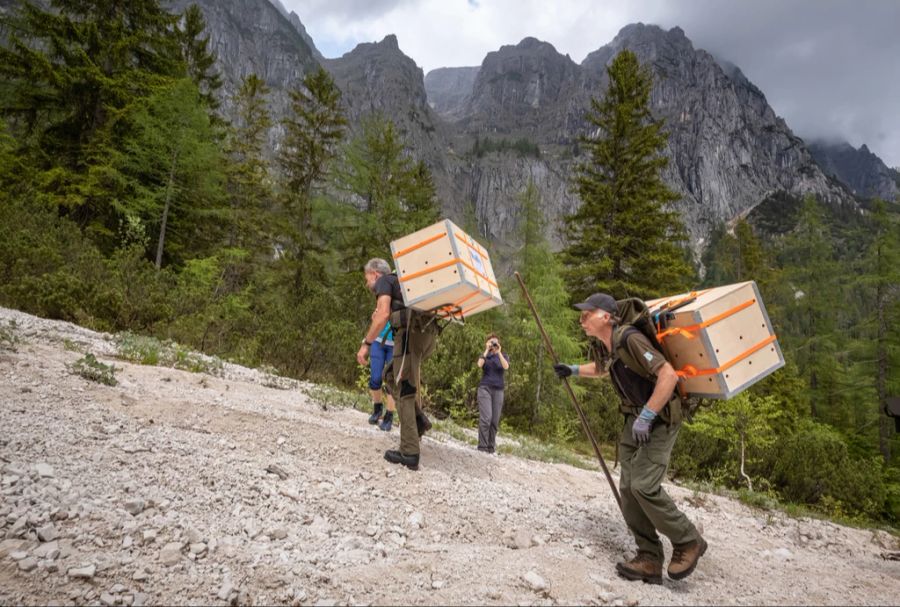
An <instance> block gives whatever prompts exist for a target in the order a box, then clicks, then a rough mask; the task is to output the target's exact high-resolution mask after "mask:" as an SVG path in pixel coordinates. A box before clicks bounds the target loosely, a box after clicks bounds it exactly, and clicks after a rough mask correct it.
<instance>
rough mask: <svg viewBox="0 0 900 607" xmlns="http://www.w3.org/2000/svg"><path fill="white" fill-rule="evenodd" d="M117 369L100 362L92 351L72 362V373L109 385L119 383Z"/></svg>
mask: <svg viewBox="0 0 900 607" xmlns="http://www.w3.org/2000/svg"><path fill="white" fill-rule="evenodd" d="M116 371H117V369H116V368H115V367H114V366H112V365H106V364H104V363H102V362H100V361H99V360H97V357H96V356H94V355H93V354H91V353H90V352H88V353H87V354H85V355H84V356H83V357H82V358H79V359H78V360H76V361H75V362H74V363H73V364H72V373H74V374H75V375H80V376H81V377H83V378H85V379H88V380H90V381H94V382H97V383H98V384H105V385H107V386H115V385H116V384H117V383H119V382H118V381H116Z"/></svg>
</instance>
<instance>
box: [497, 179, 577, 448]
mask: <svg viewBox="0 0 900 607" xmlns="http://www.w3.org/2000/svg"><path fill="white" fill-rule="evenodd" d="M519 202H520V208H521V210H522V221H521V223H520V229H519V235H518V236H519V238H518V240H519V242H521V243H522V246H521V247H520V248H519V250H518V251H517V253H516V258H517V259H519V261H520V264H521V265H520V266H519V267H520V268H521V270H520V273H521V275H522V279H523V280H524V282H525V286H526V287H527V288H528V292H529V294H530V295H531V298H532V300H533V302H534V305H535V307H536V308H537V310H538V313H539V314H540V315H541V322H542V324H543V325H544V328H545V329H546V331H547V333H548V335H549V336H550V337H551V339H552V340H553V349H554V351H555V352H556V354H557V356H558V357H559V358H560V360H573V359H577V357H579V356H580V353H579V350H580V348H579V342H578V339H577V336H576V334H575V331H577V330H578V324H577V314H576V312H575V311H574V310H573V309H572V308H571V307H570V306H569V293H568V290H567V289H566V285H565V282H564V281H563V279H562V264H560V262H559V260H558V259H557V258H556V255H554V253H553V251H552V250H551V249H550V243H549V242H548V240H547V237H546V233H545V229H546V225H547V220H546V217H545V216H544V213H543V212H542V210H541V207H542V204H541V195H540V192H539V191H538V189H537V187H536V186H535V184H534V182H533V181H529V182H528V185H527V186H526V187H525V190H523V192H522V193H521V194H520V195H519ZM513 289H514V291H513V293H514V294H513V295H512V296H511V299H512V301H513V302H514V303H513V306H512V314H511V316H512V321H513V326H515V327H516V331H515V333H514V334H515V336H516V339H515V340H514V341H512V340H507V343H508V344H510V341H512V343H511V344H510V345H509V346H508V347H509V349H510V351H511V355H514V356H515V359H516V369H517V374H516V378H517V379H518V378H521V379H519V381H515V380H513V379H511V380H510V386H509V388H508V391H509V393H510V399H509V402H510V404H512V405H513V407H510V411H509V413H510V414H514V413H515V405H516V404H518V405H519V409H524V411H522V412H521V413H520V414H524V416H525V417H526V419H527V423H528V425H530V426H532V427H533V428H537V427H538V426H540V425H541V424H545V427H546V428H547V430H545V432H546V434H555V435H556V436H554V438H557V439H571V438H572V437H573V436H574V435H575V433H577V431H578V418H577V417H576V415H575V412H574V410H573V409H572V405H571V403H570V402H569V401H568V398H567V395H566V394H565V393H564V392H563V390H562V386H561V385H560V383H559V381H557V380H556V377H555V375H554V373H553V368H552V364H551V361H550V359H549V355H548V352H547V350H546V348H545V346H544V341H543V338H542V336H541V334H540V331H539V330H538V327H537V325H536V323H535V321H534V317H533V315H532V313H531V310H530V308H529V307H528V304H527V302H526V301H525V298H524V297H523V296H522V295H521V293H520V289H519V286H518V284H516V285H515V286H512V287H511V288H510V290H513Z"/></svg>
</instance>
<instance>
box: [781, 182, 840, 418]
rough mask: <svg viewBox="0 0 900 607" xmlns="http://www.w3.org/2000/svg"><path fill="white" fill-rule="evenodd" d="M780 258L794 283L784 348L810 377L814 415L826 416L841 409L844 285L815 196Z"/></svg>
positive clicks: (790, 282)
mask: <svg viewBox="0 0 900 607" xmlns="http://www.w3.org/2000/svg"><path fill="white" fill-rule="evenodd" d="M779 258H780V259H779V261H780V264H781V266H782V267H783V268H784V272H785V279H786V282H787V283H788V285H789V287H790V289H791V293H790V295H789V296H790V299H789V301H787V302H786V303H785V306H784V314H783V317H784V326H785V329H786V335H785V340H784V346H785V349H786V353H787V355H789V356H791V357H792V358H794V360H796V362H797V364H798V366H799V367H800V370H801V373H803V374H804V375H806V376H807V377H808V378H809V389H810V412H811V414H812V416H813V417H820V418H821V417H822V416H824V417H826V418H827V417H829V416H830V415H832V414H834V413H836V412H838V413H839V412H840V409H841V405H840V401H839V395H840V394H841V390H840V387H839V386H838V385H836V382H837V381H839V380H840V378H841V377H842V375H843V373H842V369H841V365H840V363H839V362H838V359H837V356H836V353H837V349H838V344H837V342H838V340H839V339H840V338H839V336H838V334H837V327H838V319H839V318H838V317H839V311H840V310H841V308H842V307H843V306H844V300H843V299H842V298H839V297H836V296H835V295H836V294H837V293H840V292H841V291H842V289H843V287H844V285H842V284H841V278H840V277H841V272H840V268H839V266H838V263H837V261H836V257H835V252H834V248H833V245H832V239H831V234H830V231H829V227H828V224H827V222H826V219H825V215H824V211H823V209H822V207H821V205H820V204H819V203H818V202H817V201H816V200H815V198H813V197H812V196H807V197H806V198H805V199H804V200H803V206H802V207H801V210H800V215H799V218H798V222H797V226H796V228H795V229H794V230H793V232H792V233H791V234H790V235H789V236H788V237H787V238H786V240H785V243H784V247H783V249H782V251H781V253H780V255H779Z"/></svg>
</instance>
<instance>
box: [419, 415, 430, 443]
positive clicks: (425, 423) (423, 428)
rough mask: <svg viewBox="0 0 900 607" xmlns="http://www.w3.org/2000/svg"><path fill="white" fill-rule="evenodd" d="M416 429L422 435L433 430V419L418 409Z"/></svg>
mask: <svg viewBox="0 0 900 607" xmlns="http://www.w3.org/2000/svg"><path fill="white" fill-rule="evenodd" d="M416 430H418V431H419V436H420V437H421V436H422V435H423V434H425V433H426V432H428V431H429V430H431V420H430V419H428V416H427V415H425V413H424V412H422V411H416Z"/></svg>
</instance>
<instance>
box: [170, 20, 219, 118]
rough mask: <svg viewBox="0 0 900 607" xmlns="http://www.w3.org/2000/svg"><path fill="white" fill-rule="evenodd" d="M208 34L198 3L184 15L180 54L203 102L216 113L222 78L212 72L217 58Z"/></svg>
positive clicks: (181, 27)
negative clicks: (211, 48)
mask: <svg viewBox="0 0 900 607" xmlns="http://www.w3.org/2000/svg"><path fill="white" fill-rule="evenodd" d="M205 31H206V20H205V19H204V18H203V11H201V10H200V7H198V6H197V5H196V4H192V5H190V6H189V7H187V9H185V11H184V13H182V16H181V23H180V28H179V30H178V34H179V41H180V42H181V49H182V50H181V52H182V56H183V57H184V62H185V67H186V69H187V75H188V77H190V79H191V80H193V81H194V84H196V85H197V87H198V88H199V89H200V94H201V97H202V99H203V103H204V104H205V105H206V106H207V107H208V108H209V109H210V110H211V111H213V110H216V109H218V108H219V106H220V105H221V104H220V103H219V100H218V99H217V98H216V93H217V92H218V90H219V89H220V88H221V87H222V77H221V76H220V75H219V74H218V73H217V72H216V71H215V70H214V69H213V66H214V65H215V63H216V56H215V53H213V52H212V51H210V50H209V36H208V35H207V36H203V33H204V32H205ZM216 120H218V118H217V119H216Z"/></svg>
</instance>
